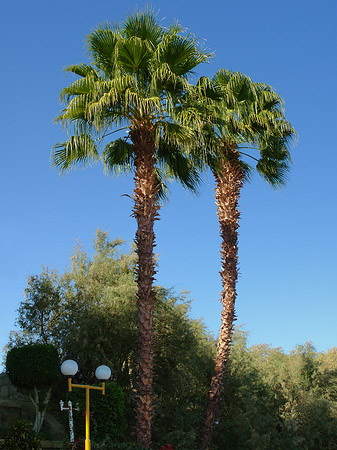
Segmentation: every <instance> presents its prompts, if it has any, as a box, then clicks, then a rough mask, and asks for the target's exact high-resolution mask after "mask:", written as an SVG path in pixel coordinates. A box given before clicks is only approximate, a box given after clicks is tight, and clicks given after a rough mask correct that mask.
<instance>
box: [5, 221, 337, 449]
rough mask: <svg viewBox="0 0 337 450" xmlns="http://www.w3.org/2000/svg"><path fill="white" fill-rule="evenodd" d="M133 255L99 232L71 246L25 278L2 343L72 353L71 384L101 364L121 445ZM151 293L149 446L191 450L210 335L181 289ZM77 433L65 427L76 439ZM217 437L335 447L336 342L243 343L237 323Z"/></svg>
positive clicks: (130, 371) (127, 436)
mask: <svg viewBox="0 0 337 450" xmlns="http://www.w3.org/2000/svg"><path fill="white" fill-rule="evenodd" d="M135 258H136V257H135V254H134V252H133V251H132V250H131V251H130V252H128V253H123V252H122V241H121V240H109V239H108V237H107V234H106V233H103V232H101V231H100V230H99V231H98V232H97V236H96V239H95V252H94V254H93V255H92V256H89V255H88V254H87V253H86V252H85V250H84V249H83V248H81V246H80V245H77V246H76V248H75V250H74V252H73V255H72V256H71V263H70V267H69V268H67V269H66V270H65V271H64V272H63V273H58V272H57V271H49V270H44V271H42V273H40V274H38V275H35V276H32V277H31V278H30V279H29V281H28V285H27V289H26V299H25V301H23V302H22V303H21V305H20V307H19V310H18V318H17V330H16V331H13V332H12V333H11V335H10V339H9V344H8V347H7V349H9V348H12V347H13V346H15V345H22V344H26V343H49V344H53V345H55V346H56V347H57V348H58V350H59V353H60V356H61V357H62V358H68V357H70V358H74V359H76V360H78V362H79V365H80V373H79V374H78V378H77V379H76V381H78V382H90V383H91V382H95V378H94V370H95V368H96V367H97V366H98V365H100V364H107V365H109V366H110V367H111V369H112V373H113V380H114V381H115V382H116V384H117V385H118V386H120V387H121V388H122V389H123V391H124V396H125V413H124V414H125V415H124V417H125V422H126V425H125V429H123V433H122V434H123V436H122V434H121V435H120V436H122V438H121V439H122V441H125V443H126V442H128V441H132V440H133V429H134V428H133V427H134V421H133V413H132V409H131V405H132V403H133V400H134V380H135V365H136V361H135V355H134V351H135V350H134V349H135V341H136V339H137V334H136V314H137V312H136V298H135V292H136V288H135V281H134V267H135ZM156 292H157V296H156V308H155V351H156V356H155V358H156V360H155V378H154V379H155V395H156V405H157V407H156V414H155V422H154V433H153V440H154V443H155V444H154V448H160V446H161V445H163V444H164V443H166V442H169V443H171V444H172V445H173V446H174V449H175V450H194V449H195V448H196V444H197V442H198V440H199V435H198V430H199V429H200V423H201V421H202V418H203V408H204V402H205V399H206V393H207V390H208V388H209V380H210V376H211V372H212V367H213V358H214V355H215V339H214V337H213V336H211V335H210V334H209V333H208V332H207V330H206V329H205V327H204V325H203V323H202V321H196V320H194V319H191V318H190V317H189V307H190V300H188V297H187V295H186V294H179V295H177V294H175V293H174V292H173V291H171V290H169V289H165V288H163V287H157V288H156ZM66 390H67V388H66V382H65V380H64V381H63V382H62V384H61V385H60V386H58V387H56V389H55V391H54V396H55V397H57V398H56V400H57V401H59V399H60V398H63V397H64V395H65V392H66ZM53 404H54V405H57V402H55V403H53ZM122 410H123V405H122V401H121V403H120V410H119V411H120V412H119V413H120V414H123V412H122ZM55 412H56V411H55ZM74 414H75V415H76V414H79V413H76V412H75V413H74ZM121 421H122V422H123V419H121ZM105 422H106V420H105ZM122 422H121V423H122ZM98 426H99V424H98ZM122 428H123V427H122ZM83 432H84V429H83ZM83 432H82V429H81V428H79V427H77V428H75V434H76V435H77V437H78V436H79V435H81V434H83ZM102 441H103V437H102ZM225 442H226V443H227V446H228V448H230V449H233V450H236V449H240V450H242V449H251V450H256V449H258V450H260V449H261V450H262V449H270V448H273V449H287V450H289V449H312V450H314V449H315V450H317V449H319V448H322V449H323V448H324V449H336V448H337V446H336V442H337V348H333V349H331V350H329V351H328V352H327V353H318V352H316V351H315V349H314V347H313V345H312V344H310V343H306V344H304V345H302V346H297V347H296V348H295V349H294V350H293V351H292V352H290V353H289V354H285V353H284V352H283V351H282V349H281V348H271V347H270V346H268V345H266V344H261V345H259V346H254V347H248V346H247V333H246V332H244V331H243V330H241V329H237V330H236V332H235V335H234V342H233V346H232V350H231V357H230V365H229V370H228V371H227V373H226V380H225V389H224V392H223V395H222V399H221V406H220V414H219V418H218V423H217V425H216V430H215V441H214V447H213V448H214V450H215V449H221V448H223V445H224V443H225ZM107 445H108V444H106V445H105V446H104V444H103V443H102V444H101V447H102V448H107V449H108V448H109V447H107ZM114 445H117V444H114ZM115 448H118V447H115Z"/></svg>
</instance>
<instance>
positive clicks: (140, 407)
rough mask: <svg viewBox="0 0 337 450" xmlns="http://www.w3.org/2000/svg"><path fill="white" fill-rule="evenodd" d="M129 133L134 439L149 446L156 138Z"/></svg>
mask: <svg viewBox="0 0 337 450" xmlns="http://www.w3.org/2000/svg"><path fill="white" fill-rule="evenodd" d="M130 137H131V139H132V143H133V145H134V154H135V178H134V180H135V189H134V199H135V205H134V209H133V215H134V216H135V218H136V220H137V232H136V238H135V241H136V251H137V254H138V270H137V284H138V293H137V301H138V328H139V343H138V364H139V366H138V379H137V403H136V433H137V442H138V444H139V445H143V446H145V447H147V448H150V447H151V424H152V415H153V405H152V380H153V346H152V334H153V309H154V300H155V295H154V291H153V281H154V275H155V273H156V271H155V262H154V252H153V249H154V246H155V234H154V231H153V228H154V221H155V220H156V219H157V217H158V210H159V204H158V200H157V183H156V176H155V164H156V159H155V142H154V128H153V127H152V125H151V124H150V125H144V124H140V125H139V124H137V125H135V126H133V127H132V128H131V131H130Z"/></svg>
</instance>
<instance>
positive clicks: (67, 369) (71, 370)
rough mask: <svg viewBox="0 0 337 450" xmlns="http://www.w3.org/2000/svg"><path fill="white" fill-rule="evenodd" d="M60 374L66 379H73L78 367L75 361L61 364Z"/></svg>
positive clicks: (68, 360) (70, 360)
mask: <svg viewBox="0 0 337 450" xmlns="http://www.w3.org/2000/svg"><path fill="white" fill-rule="evenodd" d="M61 372H62V374H63V375H65V376H66V377H73V376H74V375H75V374H76V373H77V372H78V365H77V362H76V361H73V360H72V359H67V360H66V361H63V363H62V364H61Z"/></svg>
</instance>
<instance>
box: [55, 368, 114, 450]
mask: <svg viewBox="0 0 337 450" xmlns="http://www.w3.org/2000/svg"><path fill="white" fill-rule="evenodd" d="M77 371H78V365H77V363H76V362H75V361H73V360H72V359H68V360H66V361H64V362H63V363H62V365H61V372H62V374H63V375H65V376H67V377H68V391H69V392H71V391H72V388H74V387H76V388H81V389H85V450H91V443H90V399H89V392H90V389H93V390H97V391H102V395H105V383H104V381H107V380H108V379H109V378H110V376H111V370H110V368H109V367H108V366H99V367H97V369H96V371H95V376H96V378H97V379H98V380H99V381H102V386H89V385H82V384H73V383H72V382H71V377H73V376H74V375H75V374H76V373H77Z"/></svg>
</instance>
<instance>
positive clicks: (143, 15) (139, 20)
mask: <svg viewBox="0 0 337 450" xmlns="http://www.w3.org/2000/svg"><path fill="white" fill-rule="evenodd" d="M123 31H124V35H125V37H126V38H132V37H138V38H140V39H141V40H143V41H148V42H150V43H151V44H152V46H153V47H154V48H155V47H156V46H157V45H158V44H159V43H160V41H161V40H162V37H163V35H164V30H163V28H162V27H160V26H159V24H158V20H157V19H156V16H155V14H154V13H153V11H152V10H151V9H148V11H146V12H141V11H140V12H136V13H135V14H132V15H129V16H128V17H127V19H126V21H125V22H124V24H123Z"/></svg>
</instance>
